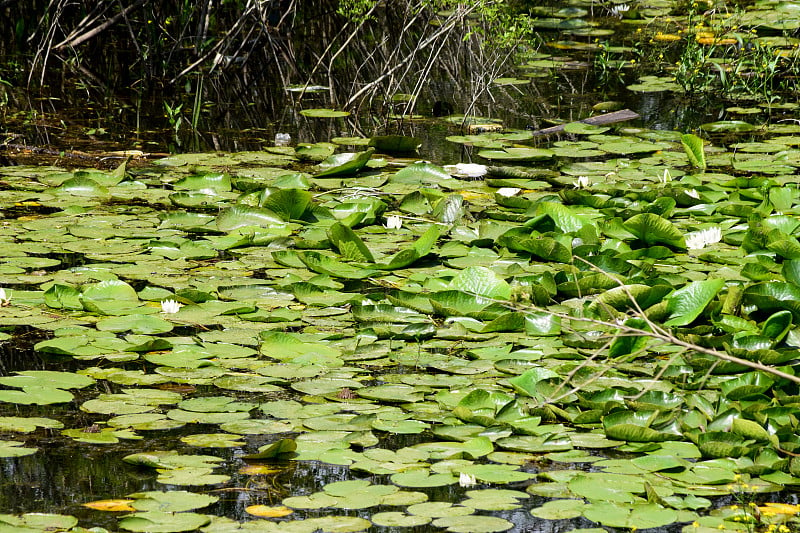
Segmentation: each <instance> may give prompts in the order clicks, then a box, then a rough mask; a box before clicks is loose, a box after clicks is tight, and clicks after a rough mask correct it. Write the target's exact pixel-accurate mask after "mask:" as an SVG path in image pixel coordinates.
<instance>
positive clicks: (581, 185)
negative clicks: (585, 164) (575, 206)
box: [573, 176, 591, 189]
mask: <svg viewBox="0 0 800 533" xmlns="http://www.w3.org/2000/svg"><path fill="white" fill-rule="evenodd" d="M573 185H575V188H576V189H585V188H587V187H588V186H589V185H591V182H590V181H589V176H578V177H577V178H576V179H575V182H574V183H573Z"/></svg>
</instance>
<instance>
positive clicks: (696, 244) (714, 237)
mask: <svg viewBox="0 0 800 533" xmlns="http://www.w3.org/2000/svg"><path fill="white" fill-rule="evenodd" d="M721 240H722V230H721V229H719V228H718V227H713V228H708V229H704V230H700V231H693V232H692V233H688V234H686V247H687V248H689V249H690V250H701V249H703V248H705V247H706V246H708V245H709V244H714V243H717V242H719V241H721Z"/></svg>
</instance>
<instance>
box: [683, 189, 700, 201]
mask: <svg viewBox="0 0 800 533" xmlns="http://www.w3.org/2000/svg"><path fill="white" fill-rule="evenodd" d="M684 192H685V193H686V196H689V197H691V198H694V199H695V200H699V199H700V193H699V192H697V189H686V190H685V191H684Z"/></svg>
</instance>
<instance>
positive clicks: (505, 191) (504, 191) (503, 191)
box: [495, 187, 522, 198]
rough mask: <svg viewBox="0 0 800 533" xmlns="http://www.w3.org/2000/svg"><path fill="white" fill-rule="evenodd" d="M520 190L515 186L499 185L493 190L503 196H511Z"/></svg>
mask: <svg viewBox="0 0 800 533" xmlns="http://www.w3.org/2000/svg"><path fill="white" fill-rule="evenodd" d="M521 191H522V189H518V188H516V187H500V188H499V189H497V190H496V191H495V192H496V193H497V194H499V195H500V196H504V197H506V198H510V197H512V196H516V195H517V194H519V193H520V192H521Z"/></svg>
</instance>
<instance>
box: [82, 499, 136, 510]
mask: <svg viewBox="0 0 800 533" xmlns="http://www.w3.org/2000/svg"><path fill="white" fill-rule="evenodd" d="M133 502H134V500H97V501H93V502H88V503H84V504H82V505H83V506H84V507H88V508H89V509H94V510H95V511H113V512H119V511H126V512H136V509H134V508H133V507H131V506H130V505H129V504H131V503H133Z"/></svg>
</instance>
